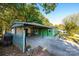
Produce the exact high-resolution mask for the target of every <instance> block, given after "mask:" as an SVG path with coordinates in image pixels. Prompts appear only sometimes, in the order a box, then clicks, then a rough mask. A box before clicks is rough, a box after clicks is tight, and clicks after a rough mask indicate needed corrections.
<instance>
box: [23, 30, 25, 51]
mask: <svg viewBox="0 0 79 59" xmlns="http://www.w3.org/2000/svg"><path fill="white" fill-rule="evenodd" d="M23 52H25V30H23Z"/></svg>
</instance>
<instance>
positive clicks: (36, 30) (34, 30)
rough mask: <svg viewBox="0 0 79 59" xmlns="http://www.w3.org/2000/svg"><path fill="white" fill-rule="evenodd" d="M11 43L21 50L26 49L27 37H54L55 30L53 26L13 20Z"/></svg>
mask: <svg viewBox="0 0 79 59" xmlns="http://www.w3.org/2000/svg"><path fill="white" fill-rule="evenodd" d="M12 33H13V44H14V45H16V46H17V47H18V48H19V49H20V50H22V51H23V52H25V51H26V45H27V43H28V41H27V37H37V40H38V37H54V36H55V34H56V33H57V30H56V29H55V28H54V27H50V26H45V25H41V24H38V23H30V22H15V23H14V24H13V25H12Z"/></svg>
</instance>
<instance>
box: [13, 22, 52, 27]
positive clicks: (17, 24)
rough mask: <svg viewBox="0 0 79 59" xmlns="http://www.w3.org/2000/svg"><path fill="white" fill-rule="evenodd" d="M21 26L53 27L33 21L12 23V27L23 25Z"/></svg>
mask: <svg viewBox="0 0 79 59" xmlns="http://www.w3.org/2000/svg"><path fill="white" fill-rule="evenodd" d="M23 26H36V27H43V28H53V27H52V26H45V25H41V24H38V23H33V22H15V23H13V25H12V28H14V27H23Z"/></svg>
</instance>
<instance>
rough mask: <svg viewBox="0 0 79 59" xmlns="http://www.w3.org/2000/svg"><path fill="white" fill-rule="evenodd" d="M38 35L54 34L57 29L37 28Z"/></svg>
mask: <svg viewBox="0 0 79 59" xmlns="http://www.w3.org/2000/svg"><path fill="white" fill-rule="evenodd" d="M38 33H39V36H55V35H56V34H58V31H57V29H55V28H53V29H40V30H38Z"/></svg>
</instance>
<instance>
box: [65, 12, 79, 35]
mask: <svg viewBox="0 0 79 59" xmlns="http://www.w3.org/2000/svg"><path fill="white" fill-rule="evenodd" d="M78 15H79V14H74V15H71V16H68V17H66V18H65V19H64V26H65V30H66V31H67V32H68V33H69V34H72V33H78V32H79V16H78Z"/></svg>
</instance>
